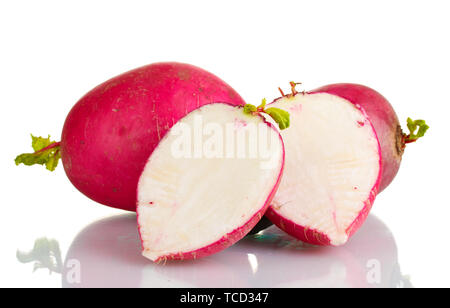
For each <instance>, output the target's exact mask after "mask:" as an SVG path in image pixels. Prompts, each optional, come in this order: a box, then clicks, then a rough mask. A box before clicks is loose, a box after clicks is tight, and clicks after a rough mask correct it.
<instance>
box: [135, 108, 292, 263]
mask: <svg viewBox="0 0 450 308" xmlns="http://www.w3.org/2000/svg"><path fill="white" fill-rule="evenodd" d="M259 112H265V113H267V114H270V115H271V116H272V117H273V118H274V119H275V120H276V122H277V123H278V124H279V126H280V128H281V129H283V128H285V127H287V126H289V118H288V115H287V113H286V112H282V111H281V110H279V109H276V108H267V109H265V107H264V105H261V106H259V107H258V108H256V107H253V106H252V105H246V106H245V107H244V108H240V107H239V108H236V107H235V106H231V105H228V104H225V103H215V104H209V105H205V106H202V107H200V108H198V109H196V110H194V111H192V112H191V113H189V114H188V115H187V116H185V117H184V118H182V119H180V120H179V121H178V122H177V123H176V124H175V125H174V126H173V127H172V128H171V129H170V131H169V133H168V134H166V136H165V137H164V138H163V139H162V140H161V141H160V143H159V144H158V146H157V147H156V148H155V150H154V151H153V153H152V155H151V156H150V158H149V159H148V161H147V163H146V164H145V167H144V171H143V172H142V174H141V176H140V179H139V183H138V189H137V199H138V207H137V214H138V225H139V232H140V236H141V239H142V246H143V255H144V256H145V257H147V258H149V259H151V260H152V261H154V262H160V261H166V260H186V259H196V258H200V257H204V256H207V255H210V254H212V253H215V252H218V251H221V250H222V249H225V248H227V247H228V246H230V245H232V244H233V243H235V242H236V241H238V240H239V239H241V238H242V237H244V236H245V235H246V234H247V233H248V232H249V231H250V229H251V228H252V227H254V226H255V224H256V223H257V222H258V221H259V220H260V219H261V217H262V216H263V215H264V213H265V211H266V209H267V207H268V206H269V203H270V202H271V200H272V197H273V196H274V194H275V192H276V189H277V187H278V185H279V183H280V180H281V174H282V171H283V166H284V147H283V141H282V139H281V136H280V134H279V133H278V131H277V130H276V129H275V128H274V127H273V126H272V125H271V124H269V123H268V122H266V120H265V119H264V117H263V116H261V115H259V114H258V113H259ZM202 132H203V133H202ZM204 134H207V138H205V136H204ZM205 139H206V140H205Z"/></svg>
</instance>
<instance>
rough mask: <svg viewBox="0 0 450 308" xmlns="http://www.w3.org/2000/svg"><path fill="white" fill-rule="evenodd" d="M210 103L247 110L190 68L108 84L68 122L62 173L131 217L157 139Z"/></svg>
mask: <svg viewBox="0 0 450 308" xmlns="http://www.w3.org/2000/svg"><path fill="white" fill-rule="evenodd" d="M212 102H228V103H230V104H232V105H235V106H238V105H244V104H245V103H244V101H243V100H242V98H241V97H240V96H239V94H237V93H236V92H235V91H234V90H233V89H232V88H231V87H230V86H229V85H227V84H226V83H225V82H223V81H222V80H220V79H219V78H218V77H216V76H214V75H213V74H211V73H209V72H207V71H205V70H203V69H200V68H198V67H195V66H192V65H188V64H182V63H175V62H167V63H155V64H151V65H147V66H144V67H141V68H138V69H135V70H132V71H129V72H127V73H124V74H122V75H119V76H117V77H115V78H112V79H110V80H108V81H106V82H104V83H102V84H101V85H99V86H97V87H95V88H94V89H93V90H91V91H90V92H89V93H87V94H86V95H85V96H84V97H83V98H81V99H80V100H79V101H78V103H77V104H76V105H75V106H74V107H73V108H72V110H71V111H70V113H69V115H68V116H67V119H66V121H65V124H64V128H63V132H62V140H61V156H62V162H63V165H64V170H65V172H66V174H67V176H68V178H69V179H70V181H71V182H72V184H73V185H74V186H75V187H76V188H77V189H78V190H79V191H81V192H82V193H83V194H85V195H86V196H88V197H89V198H91V199H92V200H94V201H97V202H99V203H102V204H104V205H107V206H111V207H114V208H119V209H123V210H128V211H135V210H136V188H137V183H138V179H139V176H140V175H141V172H142V169H143V168H144V165H145V162H146V161H147V159H148V157H149V156H150V155H151V153H152V152H153V150H154V148H155V147H156V146H157V144H158V143H159V141H160V140H161V138H163V137H164V136H165V134H166V133H167V131H168V130H169V129H170V128H171V127H172V126H173V125H174V124H175V123H176V122H177V121H178V120H179V119H181V118H182V117H184V116H185V115H186V114H187V113H189V112H190V111H192V110H194V109H196V108H198V107H200V106H203V105H205V104H209V103H212Z"/></svg>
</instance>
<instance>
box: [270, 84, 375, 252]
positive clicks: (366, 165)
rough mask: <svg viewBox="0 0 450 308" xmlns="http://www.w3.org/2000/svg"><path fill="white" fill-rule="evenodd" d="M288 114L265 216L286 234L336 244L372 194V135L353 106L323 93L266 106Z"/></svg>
mask: <svg viewBox="0 0 450 308" xmlns="http://www.w3.org/2000/svg"><path fill="white" fill-rule="evenodd" d="M269 106H270V107H277V108H280V109H284V110H286V111H288V112H289V113H290V115H291V126H290V128H289V129H287V130H284V131H282V132H281V135H282V137H283V141H284V143H285V146H286V166H285V172H284V175H283V179H282V181H281V184H280V187H279V190H278V192H277V194H276V196H275V198H274V200H273V202H272V205H271V206H270V208H269V210H268V212H267V216H268V218H269V219H270V220H272V222H274V223H275V224H276V225H277V226H279V227H280V228H281V229H283V230H285V231H286V232H288V233H290V234H291V235H293V236H295V237H297V238H299V239H301V240H303V241H305V242H309V243H312V244H317V245H336V246H337V245H341V244H344V243H345V242H346V241H347V239H348V238H349V236H350V235H351V234H352V233H353V232H354V231H355V230H356V229H357V228H358V227H359V225H360V223H361V222H362V221H364V219H365V218H366V216H367V213H368V211H369V210H370V207H371V205H372V202H373V201H374V199H375V196H376V194H377V189H378V187H379V182H380V173H381V152H380V147H379V143H378V139H377V134H376V132H375V130H374V128H373V126H372V124H371V122H370V121H369V119H368V117H367V115H366V114H365V112H364V111H363V110H362V109H360V108H358V106H357V105H354V104H353V103H351V102H349V101H348V100H346V99H343V98H341V97H338V96H335V95H330V94H328V93H316V94H307V93H297V94H296V95H288V96H285V97H282V98H280V99H278V100H276V101H275V102H274V103H272V104H270V105H269Z"/></svg>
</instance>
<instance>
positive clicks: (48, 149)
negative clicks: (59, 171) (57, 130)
mask: <svg viewBox="0 0 450 308" xmlns="http://www.w3.org/2000/svg"><path fill="white" fill-rule="evenodd" d="M31 140H32V141H31V146H32V147H33V150H34V153H24V154H20V155H19V156H17V157H16V159H15V163H16V165H19V164H24V165H27V166H31V165H36V164H39V165H45V167H46V168H47V170H50V171H54V170H55V169H56V167H57V166H58V162H59V159H60V158H61V152H60V150H59V148H60V143H59V142H56V141H50V135H49V136H48V138H43V137H35V136H33V135H31Z"/></svg>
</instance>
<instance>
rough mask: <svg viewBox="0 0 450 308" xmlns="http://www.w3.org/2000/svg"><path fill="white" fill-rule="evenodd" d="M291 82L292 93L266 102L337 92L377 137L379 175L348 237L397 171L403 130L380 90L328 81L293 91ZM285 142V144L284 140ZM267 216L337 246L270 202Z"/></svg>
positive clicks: (294, 232)
mask: <svg viewBox="0 0 450 308" xmlns="http://www.w3.org/2000/svg"><path fill="white" fill-rule="evenodd" d="M291 86H293V89H292V94H288V95H284V94H283V97H281V98H279V99H276V100H275V101H274V102H273V103H271V104H269V106H270V105H272V104H275V106H277V107H281V106H282V103H279V104H278V105H277V102H278V101H279V100H280V99H282V98H293V97H295V96H297V95H314V94H323V93H325V94H330V95H333V96H338V97H340V98H342V99H344V100H346V101H348V102H350V103H351V104H353V105H354V106H355V107H356V108H357V109H358V110H360V111H361V112H362V114H363V115H364V117H365V118H366V120H364V121H362V122H361V125H367V124H369V125H371V128H372V130H373V133H374V136H376V138H377V142H378V152H379V172H378V177H377V179H376V181H375V182H374V185H373V187H372V189H371V190H370V192H369V193H368V198H367V200H366V201H364V202H363V204H364V205H363V207H362V208H361V210H360V211H359V212H358V214H357V216H356V217H355V219H354V220H353V222H352V223H351V224H350V225H349V226H348V227H347V228H346V229H345V233H346V234H347V236H348V238H350V237H351V236H352V235H353V234H354V233H355V232H356V231H357V230H358V229H359V228H360V226H361V225H362V224H363V223H364V221H365V220H366V218H367V216H368V214H369V212H370V210H371V208H372V205H373V202H374V200H375V197H376V195H377V194H378V193H379V192H381V191H382V190H384V189H385V188H386V187H387V186H388V185H389V184H390V183H391V182H392V180H393V178H394V177H395V175H396V174H397V172H398V169H399V166H400V163H401V158H402V154H403V151H404V148H405V136H406V135H405V134H403V132H402V130H401V126H400V123H399V121H398V118H397V115H396V114H395V111H394V110H393V108H392V106H391V105H390V103H389V102H388V101H387V100H386V99H385V98H384V97H383V96H382V95H381V94H379V93H378V92H376V91H375V90H373V89H371V88H368V87H366V86H362V85H358V84H349V83H341V84H332V85H327V86H324V87H320V88H318V89H316V90H313V91H309V92H306V93H298V92H297V91H295V85H293V84H291ZM300 107H301V106H300ZM300 109H301V108H300ZM299 112H301V111H299ZM291 116H292V114H291ZM283 137H284V136H283ZM285 144H286V146H288V145H287V141H286V140H285ZM287 151H288V152H287V155H289V147H288V148H287ZM300 181H301V180H300ZM276 198H277V196H275V199H276ZM266 217H268V218H269V219H270V220H271V221H272V222H273V223H274V224H276V225H277V226H278V227H279V228H281V229H282V230H284V231H286V232H287V233H288V234H290V235H292V236H294V237H296V238H297V239H300V240H301V241H304V242H307V243H310V244H313V245H320V246H329V245H332V246H336V245H334V244H333V243H332V241H331V240H330V238H329V236H328V235H327V234H325V233H323V232H321V231H319V230H317V229H315V228H311V227H309V226H303V225H301V224H298V223H296V222H294V221H293V220H292V219H290V217H286V216H283V215H281V214H280V212H279V211H277V210H276V208H275V207H274V205H273V204H272V205H271V206H270V207H269V209H268V211H267V212H266ZM341 244H343V243H339V244H338V245H341Z"/></svg>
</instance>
